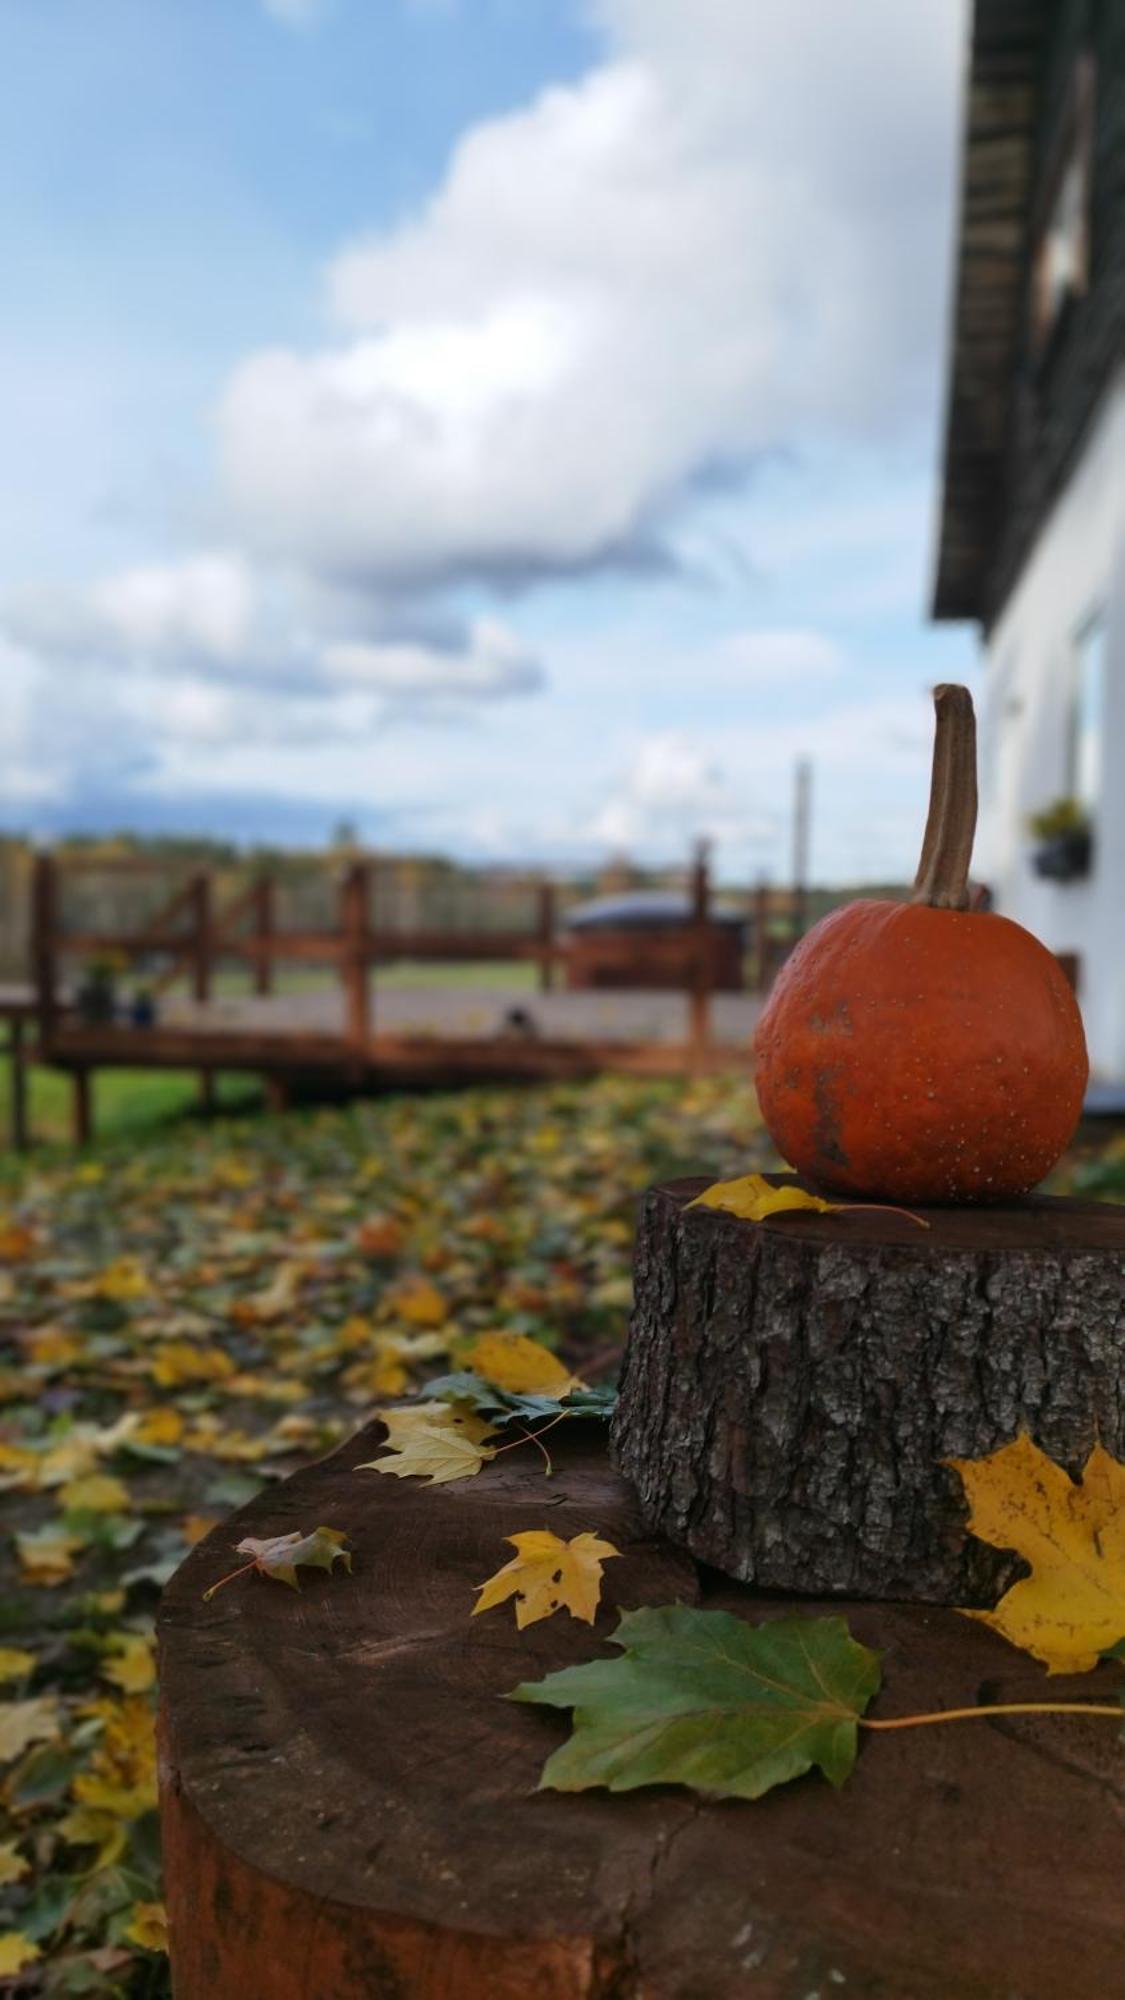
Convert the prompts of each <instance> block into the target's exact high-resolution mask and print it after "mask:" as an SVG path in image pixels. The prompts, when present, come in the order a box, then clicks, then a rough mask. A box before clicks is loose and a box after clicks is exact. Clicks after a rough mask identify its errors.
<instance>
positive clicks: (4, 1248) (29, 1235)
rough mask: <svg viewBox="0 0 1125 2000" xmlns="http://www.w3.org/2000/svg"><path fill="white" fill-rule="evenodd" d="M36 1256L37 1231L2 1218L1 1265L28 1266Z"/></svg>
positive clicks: (0, 1222) (0, 1239) (0, 1223)
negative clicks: (28, 1261)
mask: <svg viewBox="0 0 1125 2000" xmlns="http://www.w3.org/2000/svg"><path fill="white" fill-rule="evenodd" d="M34 1255H35V1231H34V1230H33V1229H29V1228H28V1227H27V1225H26V1224H25V1223H23V1222H14V1221H12V1220H11V1218H10V1217H2V1216H0V1264H26V1262H27V1260H28V1258H29V1257H33V1256H34Z"/></svg>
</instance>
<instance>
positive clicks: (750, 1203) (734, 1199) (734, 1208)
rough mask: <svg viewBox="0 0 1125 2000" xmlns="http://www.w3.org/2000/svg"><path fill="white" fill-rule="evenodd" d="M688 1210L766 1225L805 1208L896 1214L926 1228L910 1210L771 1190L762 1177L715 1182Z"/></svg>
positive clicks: (802, 1190) (799, 1190) (821, 1212)
mask: <svg viewBox="0 0 1125 2000" xmlns="http://www.w3.org/2000/svg"><path fill="white" fill-rule="evenodd" d="M688 1207H689V1208H721V1209H725V1210H726V1212H727V1214H728V1215H737V1216H738V1217H739V1218H740V1220H741V1221H743V1222H767V1221H768V1220H769V1218H770V1216H771V1215H784V1214H785V1213H786V1212H787V1211H788V1210H790V1209H805V1210H806V1211H811V1212H812V1213H814V1214H817V1215H847V1214H850V1213H852V1212H853V1211H856V1210H858V1211H860V1212H861V1213H862V1212H864V1211H865V1210H872V1211H874V1212H877V1213H879V1214H882V1215H898V1216H901V1217H903V1218H904V1220H905V1221H907V1222H916V1223H917V1225H918V1227H919V1229H928V1228H929V1226H930V1225H929V1223H928V1222H927V1221H926V1220H925V1217H924V1216H921V1215H915V1214H914V1212H913V1210H912V1209H909V1208H895V1207H894V1206H893V1205H892V1204H891V1203H889V1202H882V1201H825V1200H824V1199H823V1197H822V1196H821V1195H819V1194H810V1193H809V1192H808V1190H807V1189H806V1188H800V1187H793V1186H792V1185H790V1186H788V1187H775V1186H774V1184H773V1182H772V1181H769V1180H767V1179H766V1176H765V1174H743V1175H742V1176H741V1178H740V1179H738V1180H734V1181H716V1182H715V1183H714V1186H713V1187H709V1188H704V1190H703V1193H702V1194H697V1195H696V1197H695V1200H694V1201H689V1202H688Z"/></svg>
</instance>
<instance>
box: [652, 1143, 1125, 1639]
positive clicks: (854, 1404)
mask: <svg viewBox="0 0 1125 2000" xmlns="http://www.w3.org/2000/svg"><path fill="white" fill-rule="evenodd" d="M771 1179H773V1180H774V1181H775V1183H776V1184H777V1185H779V1186H783V1185H786V1184H794V1185H795V1183H794V1182H793V1177H792V1176H786V1175H782V1174H778V1175H773V1176H771ZM706 1185H707V1183H706V1182H705V1181H702V1180H682V1181H672V1182H669V1183H668V1184H667V1185H666V1186H663V1187H655V1188H651V1189H650V1190H649V1192H648V1194H647V1196H646V1197H645V1201H644V1204H643V1207H642V1212H641V1219H640V1226H639V1229H638V1233H637V1247H636V1255H635V1286H634V1289H635V1297H636V1304H635V1309H634V1313H633V1321H632V1326H631V1329H630V1334H629V1344H628V1348H627V1350H626V1357H625V1367H624V1372H623V1375H622V1382H621V1395H620V1401H619V1405H618V1413H617V1420H616V1423H615V1425H614V1433H613V1437H614V1450H615V1455H616V1459H617V1463H618V1464H619V1465H620V1467H621V1469H622V1471H624V1472H625V1473H626V1474H627V1475H628V1477H629V1478H630V1479H631V1480H632V1482H633V1484H634V1486H635V1488H636V1490H637V1493H638V1496H639V1498H640V1502H641V1507H642V1511H643V1514H644V1518H645V1520H646V1522H647V1524H648V1526H649V1527H650V1528H653V1529H657V1530H659V1531H660V1532H662V1533H664V1534H666V1535H667V1536H668V1537H669V1538H670V1539H671V1540H672V1541H674V1542H676V1543H678V1544H680V1545H681V1546H683V1547H684V1548H686V1549H688V1550H690V1551H691V1553H692V1554H693V1555H695V1556H696V1557H698V1558H699V1559H700V1560H701V1561H703V1562H709V1563H714V1564H715V1565H716V1566H717V1567H718V1568H719V1569H722V1570H723V1571H725V1572H726V1573H727V1574H728V1575H730V1576H736V1577H739V1578H741V1579H743V1580H745V1581H748V1582H753V1583H756V1584H758V1585H761V1586H765V1587H768V1588H774V1589H781V1590H786V1589H799V1590H823V1591H839V1592H841V1593H843V1594H846V1595H853V1596H864V1597H889V1598H904V1597H910V1598H920V1599H923V1600H927V1601H931V1602H934V1603H939V1604H963V1605H973V1604H991V1603H992V1602H994V1600H995V1597H996V1596H997V1594H998V1592H999V1589H1000V1588H1002V1587H1003V1585H1004V1584H1005V1583H1008V1582H1011V1581H1013V1580H1014V1578H1015V1576H1016V1575H1017V1574H1019V1573H1020V1571H1019V1567H1018V1565H1017V1564H1016V1563H1015V1560H1014V1558H1013V1557H1011V1556H1010V1555H1005V1554H1003V1553H1000V1552H998V1551H996V1550H993V1549H988V1548H986V1547H985V1546H984V1545H983V1543H980V1542H977V1541H974V1540H973V1539H972V1538H971V1537H969V1536H967V1534H966V1530H965V1523H966V1509H965V1505H964V1501H963V1499H962V1494H961V1486H960V1482H959V1480H958V1478H957V1476H956V1474H955V1473H954V1472H952V1471H951V1470H950V1469H949V1467H948V1466H947V1465H946V1464H945V1463H944V1461H945V1460H946V1459H949V1458H980V1457H983V1456H984V1455H985V1454H986V1453H989V1452H992V1451H996V1450H997V1449H998V1448H999V1447H1000V1446H1001V1445H1005V1444H1008V1443H1010V1442H1011V1440H1012V1439H1013V1438H1015V1437H1016V1436H1017V1435H1018V1433H1019V1432H1020V1431H1021V1430H1022V1431H1027V1432H1028V1433H1029V1434H1030V1435H1031V1436H1032V1437H1033V1438H1034V1440H1035V1442H1036V1444H1038V1445H1040V1446H1041V1447H1042V1449H1043V1450H1044V1451H1045V1452H1047V1453H1048V1454H1049V1455H1050V1456H1051V1457H1052V1458H1054V1459H1056V1460H1057V1461H1058V1462H1059V1463H1060V1464H1062V1465H1065V1466H1066V1468H1067V1470H1068V1471H1069V1472H1071V1473H1073V1474H1077V1473H1078V1472H1080V1470H1081V1468H1082V1466H1083V1464H1084V1463H1085V1461H1086V1459H1087V1457H1088V1456H1089V1453H1090V1451H1091V1450H1092V1449H1093V1446H1094V1445H1095V1444H1096V1443H1097V1442H1098V1440H1099V1439H1100V1441H1101V1443H1102V1444H1103V1445H1104V1446H1105V1447H1106V1449H1107V1450H1108V1451H1111V1452H1112V1453H1114V1455H1115V1456H1116V1457H1118V1458H1125V1207H1115V1206H1112V1205H1110V1204H1109V1203H1103V1202H1084V1201H1071V1200H1057V1199H1051V1198H1049V1197H1044V1196H1032V1197H1029V1198H1028V1199H1026V1200H1024V1201H1021V1202H1018V1203H1012V1204H1010V1205H1005V1206H1002V1207H1001V1206H997V1207H993V1208H975V1209H969V1208H949V1209H942V1208H925V1209H920V1210H919V1211H918V1214H919V1215H920V1216H921V1217H922V1218H923V1219H924V1220H925V1221H926V1222H927V1223H928V1225H929V1227H928V1228H925V1229H922V1228H919V1226H918V1224H917V1223H915V1222H911V1221H909V1220H908V1219H907V1218H906V1217H905V1216H899V1215H895V1214H894V1213H893V1212H890V1211H887V1210H882V1211H879V1212H875V1213H864V1212H858V1211H857V1212H855V1213H851V1214H834V1215H823V1214H821V1215H818V1214H813V1213H808V1212H806V1213H804V1214H802V1213H800V1212H799V1211H795V1212H793V1213H790V1214H787V1215H784V1216H781V1215H779V1216H775V1217H773V1218H771V1219H770V1220H769V1221H768V1222H765V1223H761V1224H758V1223H751V1222H744V1221H741V1220H739V1219H738V1218H737V1217H735V1216H733V1215H729V1214H727V1213H725V1212H724V1211H722V1210H719V1209H714V1208H695V1207H692V1206H690V1204H691V1202H692V1200H693V1198H694V1196H696V1195H698V1194H700V1193H702V1191H703V1189H704V1187H705V1186H706Z"/></svg>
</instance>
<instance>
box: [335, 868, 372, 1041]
mask: <svg viewBox="0 0 1125 2000" xmlns="http://www.w3.org/2000/svg"><path fill="white" fill-rule="evenodd" d="M367 893H368V870H367V864H366V862H363V861H353V862H352V863H351V864H350V866H349V867H348V869H347V872H346V874H345V876H344V880H343V884H342V887H341V891H340V929H341V932H342V934H343V935H342V937H341V941H340V977H341V981H342V983H343V988H344V1037H345V1040H346V1041H348V1042H350V1043H351V1045H352V1047H353V1049H355V1051H356V1053H357V1054H361V1053H362V1054H363V1055H364V1056H366V1054H367V1047H368V1043H369V1041H370V1039H371V1024H370V1006H369V1000H368V991H369V989H368V977H367V938H368V910H367Z"/></svg>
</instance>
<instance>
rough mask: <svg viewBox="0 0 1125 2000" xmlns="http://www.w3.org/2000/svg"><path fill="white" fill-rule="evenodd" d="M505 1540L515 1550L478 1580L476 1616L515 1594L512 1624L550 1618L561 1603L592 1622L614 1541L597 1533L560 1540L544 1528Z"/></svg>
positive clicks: (521, 1625) (613, 1553)
mask: <svg viewBox="0 0 1125 2000" xmlns="http://www.w3.org/2000/svg"><path fill="white" fill-rule="evenodd" d="M504 1539H505V1541H508V1542H510V1543H511V1545H512V1547H513V1548H514V1549H515V1551H516V1554H515V1556H514V1558H513V1560H512V1561H511V1562H510V1563H505V1565H504V1567H503V1569H499V1570H497V1572H496V1575H495V1576H491V1577H489V1579H488V1582H487V1583H482V1584H481V1585H480V1595H479V1597H478V1598H477V1602H476V1603H475V1604H474V1606H473V1612H472V1615H473V1617H474V1618H475V1617H476V1616H477V1613H478V1612H480V1611H491V1609H492V1607H493V1605H494V1604H503V1603H504V1602H505V1601H506V1600H507V1599H508V1598H509V1597H513V1596H514V1597H515V1600H516V1624H517V1625H518V1626H519V1629H520V1631H521V1632H522V1631H523V1628H524V1626H525V1625H534V1624H535V1623H536V1622H537V1621H538V1620H539V1619H540V1618H550V1616H551V1615H552V1613H553V1612H555V1611H558V1610H559V1609H560V1608H561V1607H563V1606H565V1607H566V1609H567V1610H568V1611H569V1612H570V1615H571V1617H572V1618H581V1619H582V1620H583V1621H584V1623H585V1624H587V1625H592V1624H593V1622H594V1614H595V1613H596V1611H597V1608H598V1599H599V1598H600V1597H601V1594H602V1564H603V1562H606V1561H607V1560H608V1559H609V1557H610V1556H619V1555H620V1554H621V1550H620V1549H615V1548H614V1546H613V1543H612V1542H603V1541H601V1540H599V1538H598V1536H597V1535H588V1534H587V1535H575V1536H574V1537H573V1539H572V1540H571V1541H569V1542H564V1541H562V1540H561V1539H560V1537H559V1536H558V1535H552V1534H551V1533H550V1532H549V1531H548V1530H547V1529H533V1530H532V1531H531V1532H530V1533H527V1534H523V1535H506V1536H505V1538H504Z"/></svg>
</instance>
